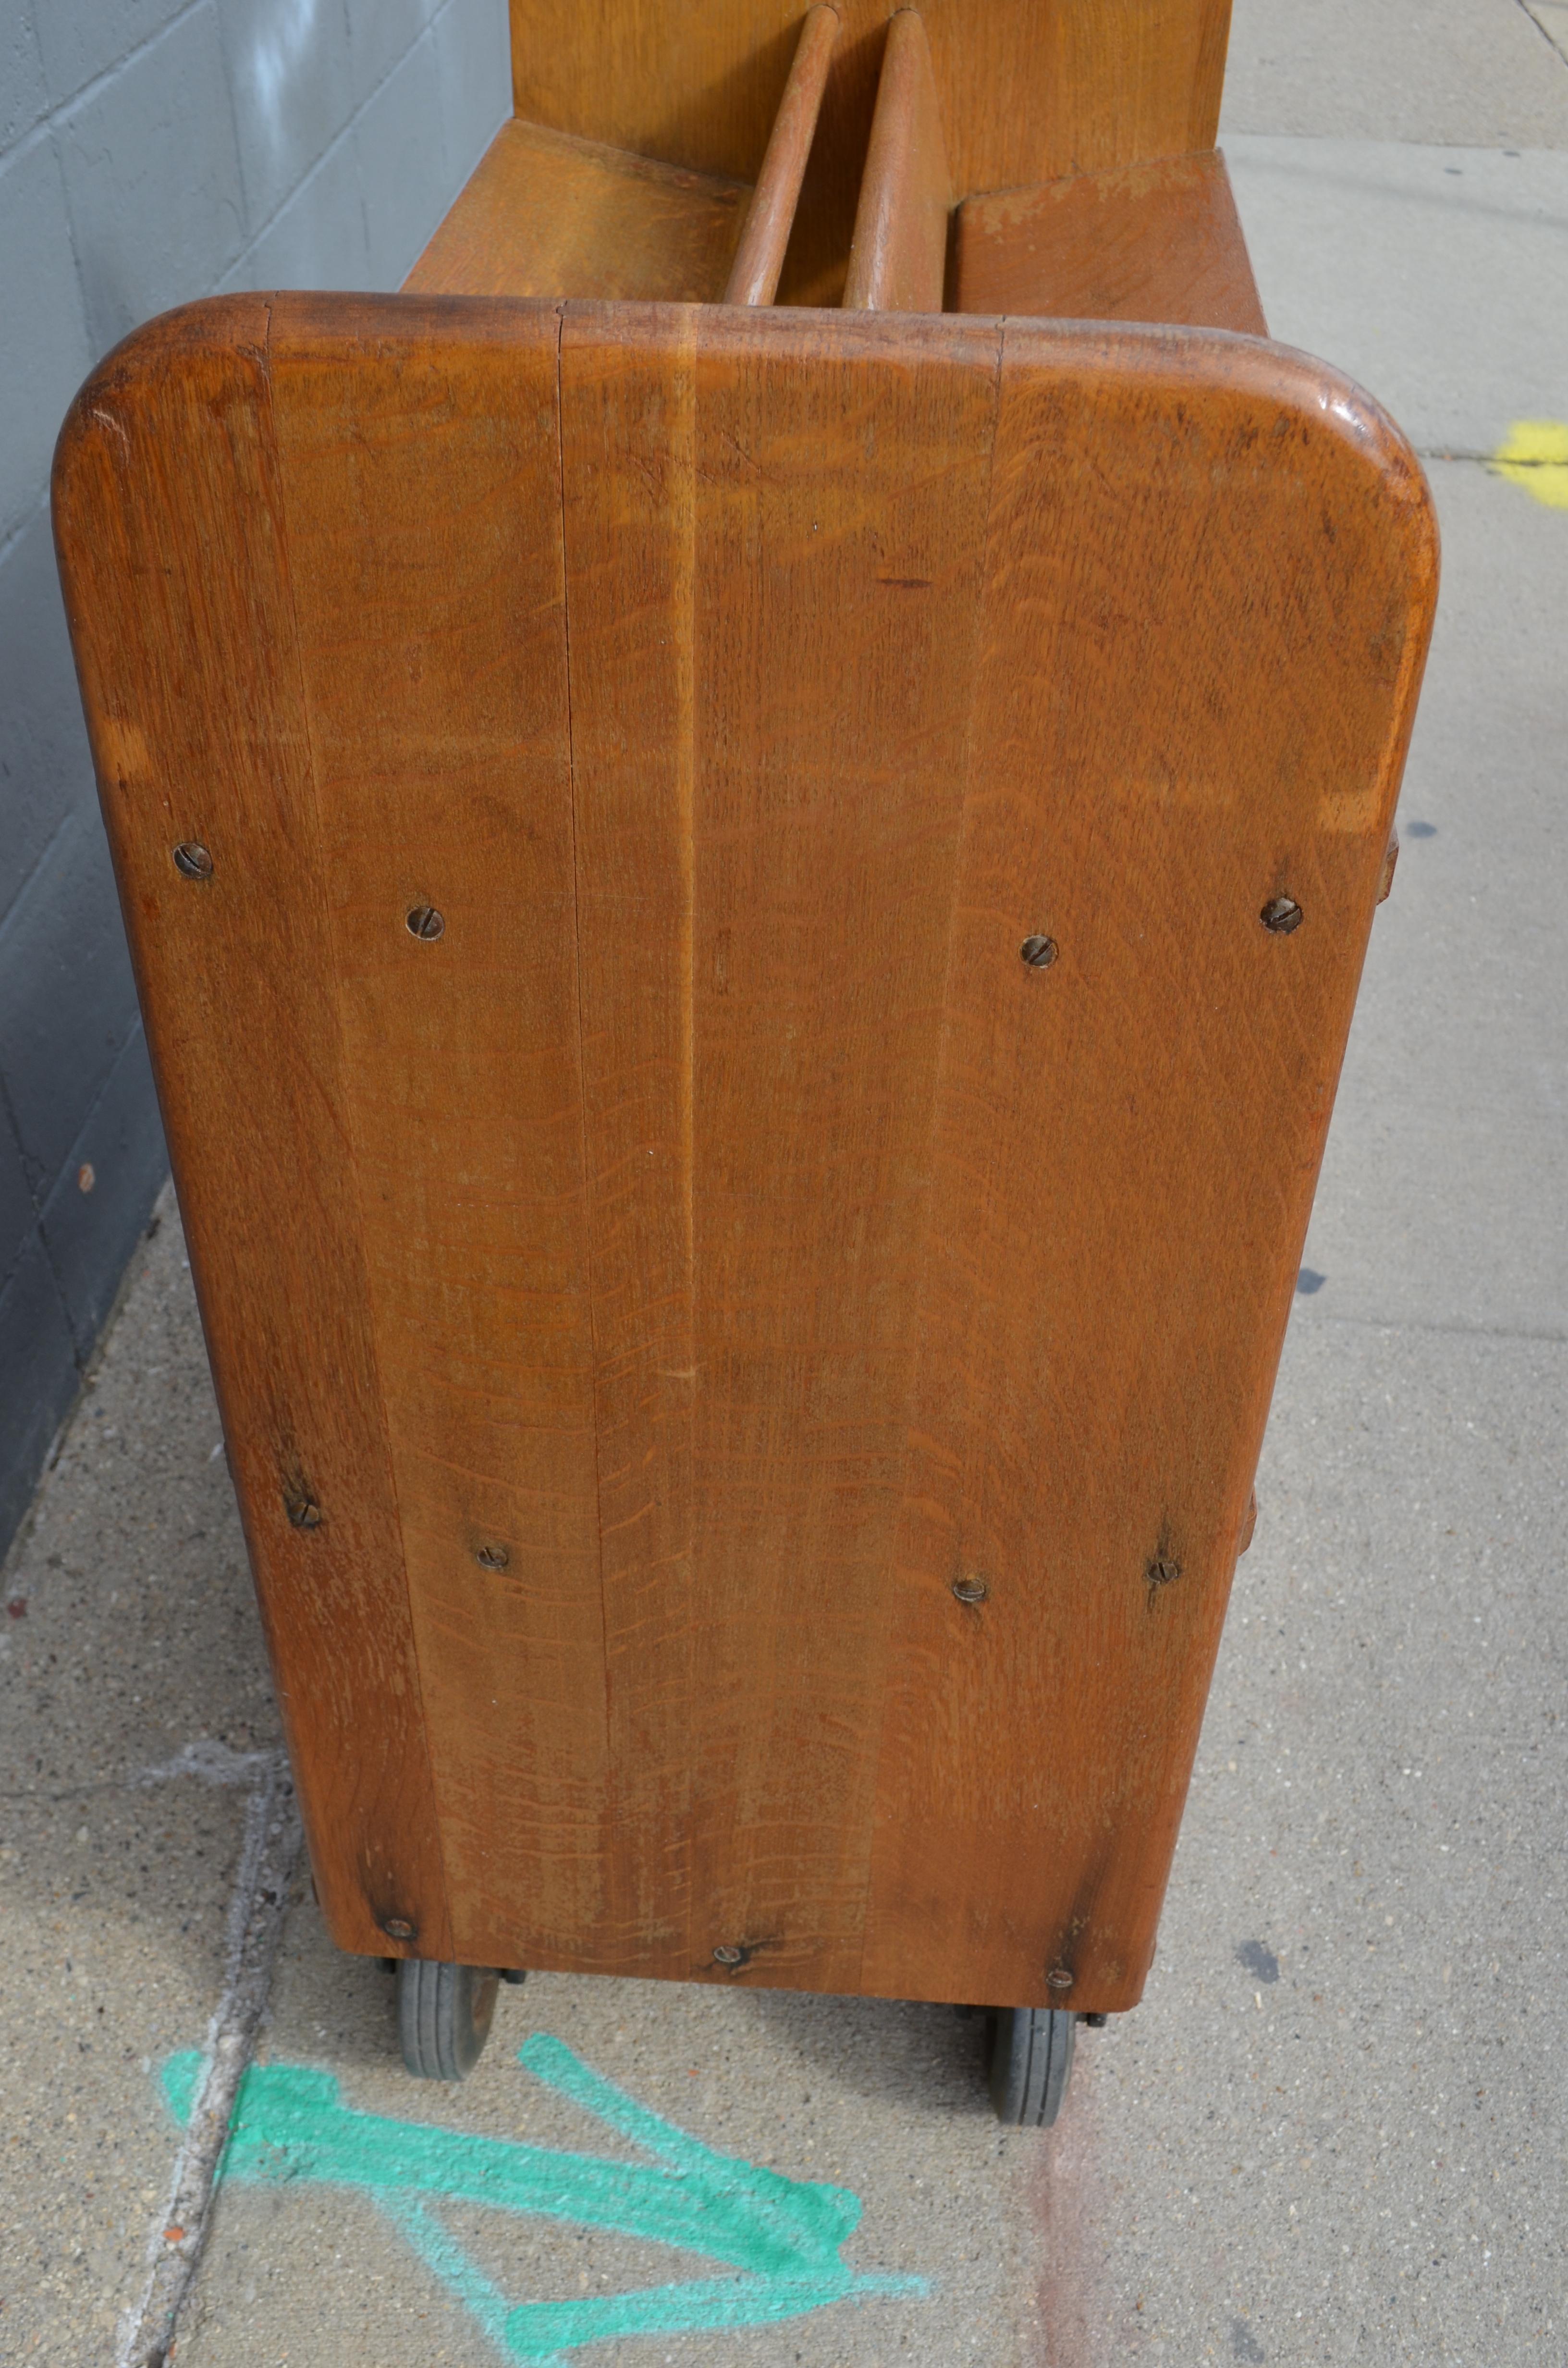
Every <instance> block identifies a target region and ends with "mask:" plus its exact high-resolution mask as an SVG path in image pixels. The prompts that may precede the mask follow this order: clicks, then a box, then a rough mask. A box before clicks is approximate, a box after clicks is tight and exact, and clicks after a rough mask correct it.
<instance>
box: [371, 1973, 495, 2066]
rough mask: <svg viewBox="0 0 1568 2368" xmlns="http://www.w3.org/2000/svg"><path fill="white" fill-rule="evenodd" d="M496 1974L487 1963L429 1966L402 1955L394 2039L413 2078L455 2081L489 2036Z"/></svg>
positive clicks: (493, 2009)
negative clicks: (396, 2037)
mask: <svg viewBox="0 0 1568 2368" xmlns="http://www.w3.org/2000/svg"><path fill="white" fill-rule="evenodd" d="M499 1978H500V1977H499V1975H497V1974H495V1973H494V1971H493V1970H492V1969H491V1967H490V1966H488V1965H435V1964H427V1963H426V1961H425V1960H424V1959H422V1958H419V1957H402V1958H400V1959H399V1960H398V1968H397V2035H398V2037H399V2039H400V2040H401V2041H402V2043H403V2063H404V2064H405V2066H407V2068H408V2070H409V2071H410V2072H412V2073H413V2074H414V2076H415V2079H418V2080H460V2079H461V2078H463V2076H464V2074H465V2073H469V2072H472V2070H473V2067H474V2066H475V2065H476V2064H477V2063H478V2061H479V2055H480V2050H481V2049H482V2048H483V2045H484V2043H485V2041H486V2040H487V2039H488V2038H489V2036H490V2018H491V2016H492V2015H493V2014H494V2011H495V1991H496V1987H497V1984H498V1982H499Z"/></svg>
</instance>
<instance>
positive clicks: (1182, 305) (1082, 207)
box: [952, 150, 1268, 337]
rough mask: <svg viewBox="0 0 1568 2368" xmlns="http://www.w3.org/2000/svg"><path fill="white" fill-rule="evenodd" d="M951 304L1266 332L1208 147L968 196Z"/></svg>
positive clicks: (974, 309) (968, 309)
mask: <svg viewBox="0 0 1568 2368" xmlns="http://www.w3.org/2000/svg"><path fill="white" fill-rule="evenodd" d="M952 302H953V307H954V310H955V311H957V312H960V313H1015V314H1017V313H1022V314H1025V315H1028V314H1031V313H1032V314H1035V315H1038V316H1040V317H1043V318H1054V319H1058V320H1069V321H1149V322H1160V323H1171V324H1176V325H1180V326H1187V327H1191V328H1209V329H1233V330H1240V331H1242V332H1244V334H1246V335H1248V336H1256V337H1264V336H1267V334H1268V330H1267V324H1266V323H1265V321H1264V317H1263V307H1262V305H1261V304H1260V303H1259V302H1258V294H1257V288H1256V283H1255V281H1254V279H1253V276H1252V265H1251V263H1250V261H1249V260H1248V257H1247V251H1246V241H1245V239H1244V236H1243V235H1242V226H1241V222H1240V221H1239V219H1238V217H1237V214H1236V205H1235V199H1234V198H1233V195H1232V192H1231V181H1230V176H1229V174H1228V173H1227V172H1226V170H1225V160H1224V158H1223V157H1222V156H1221V154H1219V152H1218V151H1217V150H1216V151H1215V152H1214V153H1212V154H1210V155H1207V156H1176V157H1172V158H1168V159H1166V161H1165V162H1164V163H1163V164H1157V165H1121V166H1119V167H1118V168H1117V169H1116V170H1114V171H1112V172H1108V173H1076V174H1074V175H1073V176H1071V177H1070V178H1069V179H1067V180H1062V181H1052V182H1050V183H1048V184H1047V186H1046V187H1045V188H1037V189H1004V190H1001V191H999V192H998V193H997V194H996V195H994V196H991V197H979V198H967V199H965V200H964V202H963V204H962V205H961V206H960V208H959V210H958V213H957V216H956V218H955V222H954V232H953V286H952Z"/></svg>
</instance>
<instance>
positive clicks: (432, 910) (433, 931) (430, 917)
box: [408, 905, 447, 945]
mask: <svg viewBox="0 0 1568 2368" xmlns="http://www.w3.org/2000/svg"><path fill="white" fill-rule="evenodd" d="M446 926H447V924H446V922H445V921H444V920H443V918H442V917H441V916H440V914H439V913H437V910H436V907H435V906H434V905H415V907H414V910H413V911H412V913H410V914H409V916H408V934H409V936H410V937H411V938H422V939H424V941H425V943H426V945H431V944H433V943H434V942H435V940H436V939H437V938H438V937H440V936H441V935H442V934H443V932H444V931H445V929H446Z"/></svg>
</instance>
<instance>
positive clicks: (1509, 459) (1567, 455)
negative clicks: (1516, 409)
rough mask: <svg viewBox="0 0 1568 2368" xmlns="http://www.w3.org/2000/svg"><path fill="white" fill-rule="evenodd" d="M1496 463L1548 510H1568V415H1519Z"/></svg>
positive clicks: (1498, 469) (1502, 473)
mask: <svg viewBox="0 0 1568 2368" xmlns="http://www.w3.org/2000/svg"><path fill="white" fill-rule="evenodd" d="M1493 466H1494V468H1495V470H1496V472H1497V474H1498V475H1499V476H1500V477H1506V478H1507V479H1508V480H1509V482H1510V484H1516V485H1522V486H1523V487H1524V489H1525V491H1526V493H1527V494H1529V495H1532V496H1533V497H1534V499H1535V500H1536V501H1538V502H1544V503H1545V505H1546V507H1547V508H1548V509H1549V510H1568V419H1516V420H1515V422H1514V424H1513V426H1512V427H1510V428H1509V430H1508V433H1507V434H1506V437H1505V438H1503V441H1502V443H1501V444H1499V446H1498V447H1497V450H1496V451H1495V452H1494V455H1493Z"/></svg>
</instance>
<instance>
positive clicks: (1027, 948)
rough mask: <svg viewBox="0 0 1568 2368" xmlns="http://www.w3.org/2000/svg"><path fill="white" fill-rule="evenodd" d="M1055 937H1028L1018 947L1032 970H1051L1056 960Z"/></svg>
mask: <svg viewBox="0 0 1568 2368" xmlns="http://www.w3.org/2000/svg"><path fill="white" fill-rule="evenodd" d="M1018 951H1019V953H1020V954H1022V956H1023V958H1024V960H1025V962H1028V966H1029V968H1030V970H1049V969H1050V968H1051V963H1052V962H1054V961H1055V960H1056V951H1057V950H1056V939H1054V938H1026V939H1024V942H1023V944H1022V945H1021V946H1020V947H1019V948H1018Z"/></svg>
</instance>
